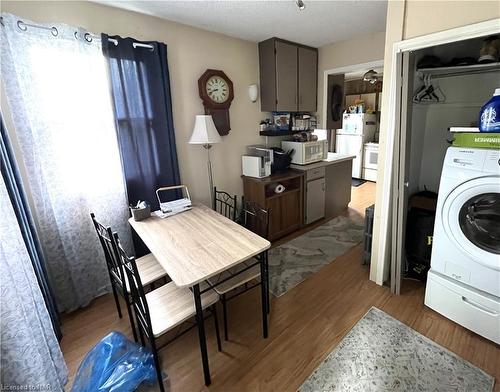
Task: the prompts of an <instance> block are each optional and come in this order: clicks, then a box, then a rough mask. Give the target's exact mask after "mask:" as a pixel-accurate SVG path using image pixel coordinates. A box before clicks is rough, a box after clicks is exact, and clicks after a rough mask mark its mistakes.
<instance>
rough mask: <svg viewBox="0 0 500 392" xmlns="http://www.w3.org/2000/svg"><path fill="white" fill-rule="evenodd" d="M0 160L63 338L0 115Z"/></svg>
mask: <svg viewBox="0 0 500 392" xmlns="http://www.w3.org/2000/svg"><path fill="white" fill-rule="evenodd" d="M0 162H1V173H2V177H3V179H4V181H5V185H6V188H7V193H8V195H9V198H10V201H11V203H12V206H13V207H14V212H15V214H16V218H17V221H18V223H19V228H20V230H21V234H22V237H23V240H24V243H25V244H26V249H27V251H28V255H29V257H30V259H31V264H32V265H33V269H34V270H35V275H36V278H37V281H38V285H39V286H40V290H41V292H42V295H43V299H44V301H45V305H46V306H47V310H48V312H49V315H50V318H51V321H52V326H53V328H54V332H55V334H56V336H57V338H58V339H59V340H60V339H61V338H62V333H61V328H60V322H59V317H58V312H57V307H56V303H55V300H54V294H53V293H52V290H51V288H50V285H49V282H48V278H47V271H46V269H45V261H44V259H43V253H42V248H41V246H40V241H39V239H38V235H37V233H36V228H35V224H34V220H33V216H32V215H31V211H30V208H29V205H28V202H27V200H26V194H25V193H24V190H23V184H22V181H21V177H20V174H19V171H18V168H17V165H16V161H15V159H14V154H13V152H12V148H11V145H10V142H9V140H8V136H7V132H6V129H5V127H4V124H3V119H0ZM2 202H3V201H2Z"/></svg>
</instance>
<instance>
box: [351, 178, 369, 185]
mask: <svg viewBox="0 0 500 392" xmlns="http://www.w3.org/2000/svg"><path fill="white" fill-rule="evenodd" d="M365 182H366V180H362V179H360V178H353V179H352V180H351V185H352V186H353V187H358V186H360V185H363V184H364V183H365Z"/></svg>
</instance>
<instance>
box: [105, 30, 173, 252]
mask: <svg viewBox="0 0 500 392" xmlns="http://www.w3.org/2000/svg"><path fill="white" fill-rule="evenodd" d="M138 43H139V45H137V44H138ZM141 44H147V45H149V46H148V47H144V46H141ZM102 49H103V53H104V55H105V56H106V58H107V60H108V64H109V73H110V80H111V90H112V95H113V101H114V109H115V120H116V124H117V132H118V142H119V146H120V153H121V160H122V166H123V172H124V176H125V182H126V187H127V194H128V200H129V203H130V204H135V203H137V201H138V200H146V201H148V202H149V203H150V204H151V208H152V210H157V209H159V205H158V202H157V199H156V194H155V191H156V189H158V188H160V187H162V186H169V185H178V184H180V175H179V165H178V161H177V150H176V146H175V135H174V124H173V118H172V99H171V94H170V76H169V71H168V63H167V46H166V45H165V44H163V43H160V42H139V41H136V40H134V39H132V38H121V37H118V36H114V37H109V36H108V35H106V34H103V35H102ZM134 247H135V250H136V256H141V255H144V254H145V253H147V252H148V250H147V248H146V247H145V246H144V244H143V243H142V241H140V239H139V238H138V237H137V236H135V234H134Z"/></svg>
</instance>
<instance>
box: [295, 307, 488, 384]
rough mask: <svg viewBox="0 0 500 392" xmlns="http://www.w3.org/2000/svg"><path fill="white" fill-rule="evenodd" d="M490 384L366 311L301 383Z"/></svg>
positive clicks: (471, 367)
mask: <svg viewBox="0 0 500 392" xmlns="http://www.w3.org/2000/svg"><path fill="white" fill-rule="evenodd" d="M494 382H495V379H494V378H493V377H491V376H490V375H488V374H487V373H485V372H484V371H482V370H481V369H479V368H478V367H476V366H474V365H472V364H471V363H469V362H467V361H465V360H464V359H462V358H460V357H459V356H457V355H456V354H453V353H452V352H450V351H448V350H446V349H445V348H443V347H441V346H439V345H437V344H436V343H434V342H433V341H431V340H430V339H428V338H426V337H425V336H423V335H421V334H419V333H418V332H416V331H414V330H413V329H411V328H410V327H408V326H406V325H404V324H403V323H401V322H399V321H398V320H396V319H394V318H392V317H391V316H389V315H388V314H386V313H384V312H383V311H381V310H379V309H377V308H371V309H370V310H369V311H368V313H367V314H365V316H364V317H363V318H362V319H361V320H360V321H358V323H357V324H356V325H355V326H354V328H352V329H351V331H350V332H349V333H348V334H347V335H346V336H345V337H344V339H343V340H342V341H341V342H340V344H339V345H338V346H337V347H336V348H335V349H334V350H333V351H332V352H331V353H330V354H329V355H328V357H327V358H326V359H325V361H324V362H323V363H322V364H321V365H320V366H319V367H318V368H317V369H316V370H315V371H314V373H313V374H312V375H311V376H310V377H309V378H308V379H307V380H306V382H304V384H302V386H301V387H300V391H301V392H308V391H315V392H316V391H321V392H323V391H456V392H458V391H477V392H479V391H488V392H490V391H491V390H492V389H493V384H494Z"/></svg>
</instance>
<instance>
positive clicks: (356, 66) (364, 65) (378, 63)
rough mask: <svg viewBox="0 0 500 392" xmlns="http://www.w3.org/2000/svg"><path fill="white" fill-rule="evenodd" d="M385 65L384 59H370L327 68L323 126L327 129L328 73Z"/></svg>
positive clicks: (324, 74) (322, 117) (325, 72)
mask: <svg viewBox="0 0 500 392" xmlns="http://www.w3.org/2000/svg"><path fill="white" fill-rule="evenodd" d="M383 66H384V60H383V59H382V60H375V61H369V62H367V63H361V64H353V65H346V66H344V67H338V68H332V69H327V70H325V71H324V72H323V104H322V105H321V126H322V127H324V128H325V129H326V121H327V113H328V112H327V111H328V108H327V106H328V75H338V74H346V73H349V72H355V71H359V70H362V69H367V70H369V69H371V68H380V67H383Z"/></svg>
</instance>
